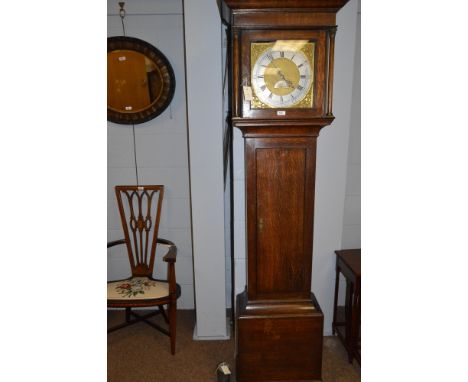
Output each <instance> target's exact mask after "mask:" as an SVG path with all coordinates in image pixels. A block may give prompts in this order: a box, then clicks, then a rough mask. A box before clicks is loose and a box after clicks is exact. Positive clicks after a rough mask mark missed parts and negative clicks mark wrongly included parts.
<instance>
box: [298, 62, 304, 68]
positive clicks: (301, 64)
mask: <svg viewBox="0 0 468 382" xmlns="http://www.w3.org/2000/svg"><path fill="white" fill-rule="evenodd" d="M304 64H305V62H303V63H302V64H301V65H298V66H297V67H298V68H300V67H301V66H303V65H304Z"/></svg>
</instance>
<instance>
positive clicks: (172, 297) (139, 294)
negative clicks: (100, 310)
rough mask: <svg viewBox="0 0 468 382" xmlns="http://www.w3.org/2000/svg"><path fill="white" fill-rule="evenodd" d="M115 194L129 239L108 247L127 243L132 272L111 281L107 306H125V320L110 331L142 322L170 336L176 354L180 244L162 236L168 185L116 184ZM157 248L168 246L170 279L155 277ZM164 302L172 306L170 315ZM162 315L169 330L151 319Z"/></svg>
mask: <svg viewBox="0 0 468 382" xmlns="http://www.w3.org/2000/svg"><path fill="white" fill-rule="evenodd" d="M115 193H116V196H117V202H118V206H119V212H120V218H121V221H122V228H123V231H124V236H125V239H123V240H116V241H112V242H109V243H107V248H110V247H113V246H115V245H119V244H125V245H126V247H127V254H128V259H129V261H130V268H131V272H132V275H131V277H130V278H127V279H124V280H118V281H110V282H108V283H107V306H108V307H109V308H125V322H124V323H122V324H120V325H117V326H114V327H112V328H109V329H108V330H107V333H110V332H113V331H115V330H117V329H121V328H124V327H126V326H129V325H132V324H135V323H137V322H140V321H142V322H145V323H146V324H148V325H150V326H152V327H153V328H155V329H157V330H159V331H160V332H162V333H164V334H166V335H167V336H169V337H170V341H171V353H172V354H175V343H176V342H175V341H176V312H177V299H178V298H179V297H180V286H179V285H178V284H177V283H176V276H175V262H176V255H177V247H176V246H175V245H174V243H172V242H170V241H169V240H165V239H160V238H158V228H159V219H160V216H161V205H162V200H163V196H164V186H116V187H115ZM158 244H159V245H158ZM156 247H158V249H159V248H161V247H166V248H167V253H166V255H165V256H164V257H163V260H164V261H165V262H166V263H167V280H158V279H154V278H153V270H154V261H155V257H156ZM164 305H168V313H169V314H168V315H167V314H166V311H165V309H164ZM137 307H155V308H156V307H157V310H156V311H152V312H150V313H147V314H139V313H135V311H132V308H137ZM158 314H161V315H162V316H163V318H164V321H165V322H166V323H167V324H168V326H169V330H167V329H165V328H162V327H161V326H159V325H157V324H155V323H154V322H151V321H149V320H148V319H149V318H150V317H153V316H155V315H158ZM133 317H134V319H132V318H133Z"/></svg>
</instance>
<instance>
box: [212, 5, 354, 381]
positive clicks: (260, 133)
mask: <svg viewBox="0 0 468 382" xmlns="http://www.w3.org/2000/svg"><path fill="white" fill-rule="evenodd" d="M346 2H347V0H301V1H297V0H282V1H278V0H224V1H222V5H221V14H222V18H223V20H224V22H225V23H226V24H227V25H228V29H229V33H230V41H229V43H230V57H231V72H230V74H231V77H230V78H231V115H232V118H231V123H232V126H233V127H235V128H238V129H240V130H241V132H242V136H243V138H244V148H245V149H244V159H245V203H246V250H247V256H246V257H247V259H246V263H247V264H246V266H247V283H246V284H247V285H246V287H245V290H244V291H243V292H242V293H240V294H238V295H237V298H236V326H235V327H236V374H237V381H238V382H264V381H265V382H266V381H303V382H304V381H315V382H317V381H322V366H321V365H322V345H323V325H324V315H323V312H322V310H321V308H320V305H319V303H318V301H317V299H316V298H315V296H314V293H312V292H311V284H312V249H313V236H314V235H313V227H314V193H315V168H316V151H317V139H318V136H319V133H320V130H321V129H322V128H323V127H325V126H327V125H329V124H330V123H332V121H333V119H334V117H333V112H332V99H333V66H334V38H335V32H336V29H337V26H336V12H338V10H339V9H340V8H341V7H343V6H344V5H345V4H346ZM237 244H238V243H235V244H234V245H237Z"/></svg>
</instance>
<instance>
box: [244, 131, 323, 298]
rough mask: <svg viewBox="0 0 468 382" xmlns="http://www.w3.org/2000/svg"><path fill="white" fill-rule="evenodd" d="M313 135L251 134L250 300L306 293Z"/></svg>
mask: <svg viewBox="0 0 468 382" xmlns="http://www.w3.org/2000/svg"><path fill="white" fill-rule="evenodd" d="M315 147H316V138H315V137H298V138H289V137H285V138H247V139H246V159H247V161H246V166H247V175H246V176H247V199H251V198H252V199H253V200H247V206H248V210H247V215H248V216H247V222H248V224H247V229H248V243H249V244H248V245H249V258H248V272H249V281H250V284H249V299H260V300H264V299H282V298H308V297H309V296H310V282H311V278H310V273H311V266H312V256H311V255H312V231H313V229H312V224H313V222H312V214H313V192H314V179H315V165H314V163H315V161H314V159H315Z"/></svg>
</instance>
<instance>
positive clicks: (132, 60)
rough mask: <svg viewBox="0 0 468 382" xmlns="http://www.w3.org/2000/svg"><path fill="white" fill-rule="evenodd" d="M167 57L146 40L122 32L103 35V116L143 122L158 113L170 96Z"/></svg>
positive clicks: (171, 76) (123, 121) (171, 87)
mask: <svg viewBox="0 0 468 382" xmlns="http://www.w3.org/2000/svg"><path fill="white" fill-rule="evenodd" d="M174 90H175V77H174V71H173V69H172V66H171V64H170V63H169V61H168V59H167V58H166V57H165V56H164V55H163V54H162V53H161V52H160V51H159V50H158V49H156V48H155V47H154V46H152V45H151V44H148V43H147V42H145V41H143V40H140V39H137V38H134V37H125V36H116V37H109V38H108V39H107V119H108V120H109V121H112V122H115V123H121V124H136V123H142V122H146V121H148V120H150V119H153V118H155V117H157V116H158V115H159V114H161V113H162V112H163V111H164V110H165V109H166V108H167V107H168V106H169V104H170V102H171V101H172V98H173V96H174Z"/></svg>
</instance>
